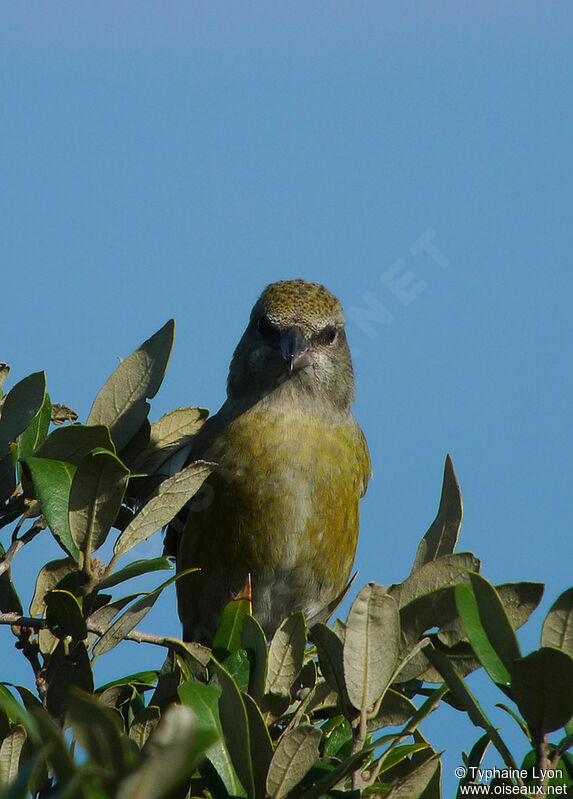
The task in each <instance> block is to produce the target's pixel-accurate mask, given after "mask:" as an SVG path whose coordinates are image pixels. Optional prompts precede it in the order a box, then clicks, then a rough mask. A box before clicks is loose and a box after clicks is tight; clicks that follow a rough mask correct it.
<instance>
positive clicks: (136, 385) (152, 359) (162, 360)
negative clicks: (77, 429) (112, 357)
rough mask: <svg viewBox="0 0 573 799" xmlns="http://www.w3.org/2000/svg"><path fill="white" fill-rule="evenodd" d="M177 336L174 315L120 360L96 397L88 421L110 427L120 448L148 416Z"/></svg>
mask: <svg viewBox="0 0 573 799" xmlns="http://www.w3.org/2000/svg"><path fill="white" fill-rule="evenodd" d="M174 336H175V321H174V320H173V319H170V320H169V321H168V322H167V323H166V324H165V325H164V326H163V327H162V328H161V329H160V330H158V331H157V333H155V334H154V335H153V336H151V338H149V339H147V341H144V343H143V344H142V345H141V346H140V347H139V348H138V349H137V350H135V352H133V353H132V354H131V355H130V356H129V357H128V358H126V359H125V360H123V361H122V362H121V363H120V365H119V366H118V367H117V369H116V370H115V372H114V373H113V374H112V375H111V377H110V378H109V380H108V381H107V382H106V383H105V385H104V386H103V387H102V388H101V390H100V392H99V394H98V395H97V397H96V399H95V401H94V404H93V406H92V409H91V411H90V413H89V416H88V424H103V425H106V426H107V427H109V428H110V429H111V434H112V437H113V440H114V441H115V443H116V447H117V449H118V450H119V449H122V448H123V447H125V446H126V445H127V443H128V442H129V440H130V439H131V438H132V437H133V436H134V435H135V433H137V431H138V430H139V428H140V427H141V425H142V424H143V422H144V421H145V419H146V418H147V414H148V413H149V403H148V402H147V401H146V400H147V399H152V398H153V397H154V396H155V395H156V393H157V391H158V390H159V386H160V385H161V382H162V380H163V376H164V374H165V370H166V369H167V364H168V363H169V358H170V356H171V350H172V348H173V340H174Z"/></svg>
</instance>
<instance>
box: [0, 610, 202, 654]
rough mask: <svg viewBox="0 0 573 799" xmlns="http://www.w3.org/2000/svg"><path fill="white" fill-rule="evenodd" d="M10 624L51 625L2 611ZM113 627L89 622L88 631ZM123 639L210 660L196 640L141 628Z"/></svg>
mask: <svg viewBox="0 0 573 799" xmlns="http://www.w3.org/2000/svg"><path fill="white" fill-rule="evenodd" d="M2 624H9V625H10V626H11V627H28V628H31V629H33V630H47V629H49V625H48V623H47V621H46V619H37V618H34V617H33V616H21V615H20V614H19V613H0V625H2ZM109 627H111V625H100V624H93V623H89V622H88V624H87V629H88V632H90V633H94V634H95V635H99V636H100V637H101V636H102V635H103V634H104V633H105V632H106V631H107V630H108V629H109ZM122 640H126V641H135V642H136V643H137V644H154V645H155V646H164V647H166V648H168V649H174V650H176V651H177V652H180V653H181V654H187V655H189V654H191V655H193V656H194V657H195V658H197V659H198V660H201V659H202V658H205V659H206V660H208V658H209V657H210V654H211V653H210V651H209V650H208V649H207V648H206V647H204V646H202V645H201V644H197V643H194V642H188V643H184V642H183V641H180V640H179V639H178V638H169V637H167V636H164V635H154V634H153V633H143V632H140V631H139V630H131V632H129V633H127V634H126V635H124V636H123V639H122Z"/></svg>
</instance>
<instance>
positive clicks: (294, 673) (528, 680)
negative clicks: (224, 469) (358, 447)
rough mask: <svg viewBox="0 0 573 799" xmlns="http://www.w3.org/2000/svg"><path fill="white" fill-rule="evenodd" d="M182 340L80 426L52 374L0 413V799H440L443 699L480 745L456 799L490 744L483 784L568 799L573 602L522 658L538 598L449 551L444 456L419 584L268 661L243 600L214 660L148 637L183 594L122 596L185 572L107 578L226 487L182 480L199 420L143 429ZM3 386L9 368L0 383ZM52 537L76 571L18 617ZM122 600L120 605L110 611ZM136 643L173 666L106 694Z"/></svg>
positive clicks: (456, 512) (161, 344)
mask: <svg viewBox="0 0 573 799" xmlns="http://www.w3.org/2000/svg"><path fill="white" fill-rule="evenodd" d="M173 340H174V323H173V321H170V322H168V323H167V324H166V325H165V326H164V327H163V328H162V329H161V330H159V331H158V332H157V333H156V334H155V335H154V336H152V337H151V338H150V339H149V340H148V341H146V342H144V344H142V345H141V347H140V348H139V349H138V350H136V351H135V352H134V353H133V354H132V355H131V356H129V358H127V359H126V360H124V361H122V362H121V363H120V365H119V367H118V368H117V369H116V371H115V372H114V373H113V375H112V376H111V377H110V379H109V380H108V381H107V382H106V384H105V385H104V386H103V388H102V389H101V391H100V392H99V394H98V396H97V397H96V399H95V401H94V404H93V407H92V409H91V411H90V414H89V416H88V419H87V421H86V424H77V423H76V422H77V417H76V415H75V414H74V412H73V411H71V410H70V409H69V408H67V407H66V406H62V405H55V404H54V405H52V404H51V401H50V397H49V395H48V394H47V393H46V380H45V376H44V374H43V373H35V374H32V375H30V376H29V377H26V378H24V379H23V380H21V381H20V382H19V383H17V384H16V385H14V386H13V388H12V389H11V390H10V392H9V393H8V394H6V396H4V397H3V400H2V415H1V417H0V502H1V503H2V504H1V506H0V524H1V526H2V527H6V528H8V525H11V529H12V530H13V532H12V537H11V541H10V544H9V546H7V547H6V548H3V547H2V548H0V611H1V613H0V622H1V623H2V624H9V625H10V626H11V629H12V632H13V634H14V636H15V637H16V646H17V648H18V649H20V650H21V652H22V655H23V656H24V657H25V658H26V659H27V661H28V663H29V664H30V666H31V668H32V671H33V674H34V677H35V681H36V686H37V692H38V697H36V696H35V695H34V694H33V693H32V692H31V691H29V690H28V689H27V688H25V687H23V686H14V685H8V684H7V683H3V684H0V741H1V744H0V790H2V791H3V795H4V796H5V797H9V798H10V799H16V797H25V796H28V795H30V794H31V795H33V796H38V797H84V798H85V799H101V797H108V796H117V797H119V798H120V799H128V798H130V797H138V799H155V798H156V797H174V798H175V797H182V798H183V797H187V796H189V797H191V796H210V797H214V799H226V798H227V797H230V796H238V797H249V799H250V797H254V799H262V798H263V797H265V796H271V797H273V798H274V799H282V797H286V796H287V795H288V796H293V797H299V798H300V799H318V797H322V796H332V797H340V796H343V795H348V796H352V797H355V796H359V795H364V796H380V797H394V799H398V797H409V799H416V797H425V799H431V797H438V796H440V795H441V788H440V772H441V763H440V753H438V752H435V751H434V749H433V748H432V746H431V745H430V743H429V742H428V741H427V740H426V738H425V737H424V735H423V733H422V732H421V730H420V725H421V723H422V722H423V721H424V719H425V718H426V717H427V716H428V714H429V713H430V712H431V711H432V710H434V709H435V708H437V707H439V706H440V704H441V703H444V702H446V703H449V704H450V705H452V706H453V707H455V708H456V709H458V710H459V711H460V712H463V713H466V714H467V715H468V716H469V718H470V719H471V721H472V722H473V723H474V724H475V725H476V726H477V727H479V728H481V729H482V730H483V733H482V734H481V735H480V737H479V739H478V740H477V742H476V744H475V746H474V747H473V749H472V750H471V752H470V753H469V754H465V753H464V755H463V757H464V762H465V765H466V767H467V775H466V777H464V778H463V779H462V780H461V782H460V789H459V792H460V795H461V793H462V792H463V788H464V787H465V786H467V785H468V784H469V783H470V782H471V781H472V778H473V780H474V781H475V780H478V779H479V776H476V770H477V769H478V768H479V765H480V763H481V762H482V758H483V756H484V753H485V751H486V749H487V747H488V746H489V745H492V746H493V747H494V748H495V749H496V750H497V752H498V755H499V757H500V759H501V760H500V763H501V765H500V770H499V771H498V773H497V774H496V775H495V778H494V781H493V782H492V785H493V784H494V783H495V784H497V785H503V786H505V787H506V788H507V789H508V790H510V789H511V787H516V788H520V787H522V788H523V786H533V785H536V786H539V787H540V788H542V789H543V788H544V787H545V786H547V785H549V784H553V785H555V786H557V785H561V786H570V785H571V784H572V783H573V759H572V757H571V754H570V752H569V749H570V748H571V745H572V743H573V722H572V716H573V588H572V589H569V590H568V591H566V592H565V593H564V594H562V595H561V596H560V597H559V598H558V599H557V601H556V602H555V604H554V605H553V607H552V608H551V610H550V611H549V613H548V615H547V618H546V619H545V621H544V623H543V628H542V633H541V648H540V649H538V650H536V651H535V652H532V653H530V654H528V655H526V656H522V653H521V650H520V647H519V643H518V640H517V638H516V635H515V630H516V629H517V628H518V627H520V626H521V625H522V624H523V623H525V621H527V619H528V618H529V616H530V614H531V613H532V611H533V610H534V609H535V608H536V607H537V605H538V604H539V602H540V600H541V596H542V593H543V586H542V585H541V584H539V583H530V582H522V583H509V584H504V585H499V586H496V587H494V586H492V585H491V584H490V583H489V582H488V581H487V580H486V579H485V578H484V577H482V576H481V575H480V574H479V570H480V563H479V560H478V559H477V558H476V557H475V555H473V554H472V553H469V552H461V553H456V552H455V548H456V545H457V542H458V536H459V531H460V526H461V521H462V501H461V495H460V491H459V486H458V483H457V480H456V477H455V473H454V469H453V465H452V462H451V459H450V458H449V456H448V458H447V459H446V464H445V470H444V481H443V488H442V496H441V500H440V505H439V509H438V513H437V516H436V519H435V520H434V522H433V523H432V525H431V526H430V528H429V529H428V531H427V533H426V534H425V536H424V537H423V539H422V541H421V543H420V546H419V548H418V552H417V555H416V558H415V561H414V564H413V568H412V571H411V574H410V575H409V576H408V577H407V578H406V579H405V580H403V582H401V583H398V584H396V585H392V586H390V587H389V588H388V589H385V588H383V587H382V586H380V585H376V584H374V583H369V584H367V585H365V586H364V587H363V588H362V589H361V590H360V591H359V592H358V595H357V597H356V599H355V600H354V602H353V604H352V606H351V608H350V611H349V613H348V616H347V618H346V620H345V621H341V620H339V619H337V620H336V621H335V622H334V623H333V625H332V626H331V627H328V626H326V625H324V624H317V625H315V626H313V627H312V628H311V629H310V630H307V629H306V624H305V620H304V618H303V615H302V614H301V613H298V612H296V613H292V614H291V615H290V616H289V617H288V618H286V619H285V620H284V622H283V623H282V625H281V626H280V628H279V629H278V630H277V632H276V634H275V635H274V637H273V639H272V641H271V642H270V644H269V643H267V641H266V640H265V636H264V634H263V632H262V630H261V628H260V626H259V624H258V623H257V621H256V619H255V618H254V617H253V616H252V615H251V614H250V610H251V604H250V598H249V596H248V592H247V594H246V595H245V596H244V597H241V598H238V599H237V600H235V601H234V602H231V603H230V604H229V605H228V606H227V608H226V610H225V613H224V615H223V617H222V620H221V624H220V627H219V630H218V632H217V635H216V638H215V641H214V646H213V650H212V651H210V650H209V649H206V648H205V647H202V646H200V645H198V644H193V643H184V642H182V641H179V640H176V639H173V638H167V637H163V636H161V635H151V634H146V633H142V632H139V631H138V630H137V629H136V628H137V625H138V624H139V622H140V621H141V619H142V618H143V617H144V616H145V614H146V613H147V612H148V611H149V610H150V608H151V607H152V606H153V604H154V603H155V601H156V600H157V597H158V596H159V595H160V593H161V591H162V590H163V588H165V586H166V585H168V584H169V583H171V582H172V581H173V580H175V579H177V575H175V576H171V577H170V578H169V579H168V580H166V581H164V582H163V583H161V584H160V585H159V586H158V587H157V588H156V589H155V590H153V591H151V592H148V593H144V594H141V593H134V592H133V591H132V592H131V593H130V590H129V586H130V582H131V581H132V580H133V579H134V578H135V577H137V576H139V575H141V574H146V573H154V572H160V571H161V570H164V569H172V568H173V567H172V564H171V563H170V561H169V560H168V559H167V558H164V557H162V558H150V559H139V560H133V561H132V562H131V563H129V564H128V565H127V566H125V567H124V568H121V569H119V570H116V565H117V560H118V558H119V557H120V556H121V555H124V554H126V553H128V552H130V551H131V550H132V549H133V548H135V547H136V546H137V545H138V544H139V543H141V542H142V541H144V540H145V539H147V538H148V537H149V536H150V535H152V534H154V533H156V532H157V531H159V530H160V529H161V528H162V527H164V525H166V524H167V523H168V522H169V521H170V520H171V519H172V518H173V517H174V516H175V515H176V514H177V513H178V511H179V510H181V508H183V507H184V505H185V504H186V502H187V501H188V500H189V499H190V498H191V497H192V496H193V495H194V494H195V493H196V492H197V490H198V489H199V488H200V487H201V484H202V483H203V481H204V479H205V478H206V477H207V476H208V474H209V473H210V472H211V470H212V469H213V468H214V465H213V464H210V463H207V462H204V461H199V462H195V463H192V464H190V465H189V466H187V467H186V468H184V469H183V470H181V471H175V474H172V472H173V471H174V469H175V466H176V465H177V464H180V463H183V462H184V460H185V453H186V449H187V448H188V446H189V442H190V440H191V438H192V436H193V435H194V433H195V432H196V431H197V430H198V428H199V427H200V425H201V424H202V423H203V422H204V420H205V418H206V417H207V411H205V410H204V409H201V408H179V409H176V410H174V411H172V412H171V413H168V414H166V415H165V416H163V417H162V418H161V419H159V420H158V421H155V422H154V423H153V424H150V423H149V421H148V418H147V417H148V413H149V409H150V406H149V403H148V399H151V398H153V397H154V396H155V394H156V393H157V391H158V389H159V387H160V384H161V381H162V379H163V376H164V373H165V370H166V368H167V364H168V361H169V357H170V353H171V349H172V346H173ZM8 372H9V369H8V367H7V366H6V365H2V366H0V379H1V381H2V383H3V382H4V380H5V378H6V377H7V375H8ZM0 385H1V383H0ZM51 423H52V424H53V425H54V427H53V429H52V430H51V432H49V431H50V424H51ZM26 524H29V525H30V526H29V527H28V529H27V530H26V531H25V532H22V529H23V527H24V526H25V525H26ZM8 529H9V528H8ZM112 530H116V531H118V532H117V535H116V540H115V544H114V548H113V556H112V557H111V559H110V561H109V562H108V563H101V562H100V561H99V559H98V558H96V557H94V553H95V552H97V551H98V550H99V549H100V547H102V545H103V543H104V542H105V541H106V540H107V539H108V537H109V536H110V535H111V533H112ZM49 534H51V535H52V536H53V537H54V538H55V540H56V541H57V543H58V544H59V546H60V547H61V548H62V550H63V557H62V558H59V559H57V560H52V561H50V562H48V563H46V564H45V565H44V566H43V567H42V568H41V570H40V572H39V574H38V576H37V580H36V588H35V592H34V596H33V598H32V601H31V604H30V615H29V616H25V615H24V612H23V608H22V604H21V601H20V598H19V596H18V593H17V591H16V588H15V586H14V584H13V582H12V578H11V568H10V567H11V562H12V560H13V558H14V557H15V556H16V555H17V554H19V553H20V551H21V550H22V549H23V547H25V545H26V544H27V543H28V542H30V541H31V540H32V539H33V538H35V537H36V536H37V535H49ZM114 535H115V533H114ZM0 546H1V545H0ZM21 557H23V555H21ZM119 587H121V588H122V589H126V587H127V593H125V594H124V595H120V596H114V595H113V594H112V593H109V591H110V589H115V590H117V589H118V588H119ZM126 639H131V640H136V641H140V642H145V643H148V644H149V645H153V646H161V647H163V648H165V650H166V658H165V662H164V665H163V667H162V669H161V670H160V671H146V672H140V673H137V674H129V675H124V676H121V677H118V678H117V679H115V680H114V681H113V682H110V683H108V684H107V685H103V686H100V687H98V688H96V687H95V685H94V677H93V663H94V661H95V660H96V658H99V657H101V656H102V655H104V654H106V653H107V652H109V651H110V650H111V649H112V648H114V647H115V646H117V645H119V644H120V643H122V641H124V640H126ZM479 667H483V668H484V669H485V670H486V672H487V674H488V675H489V676H490V678H491V679H492V681H493V682H494V683H495V684H496V685H497V686H498V688H499V689H500V691H501V693H502V695H503V699H504V703H502V704H500V707H503V708H504V709H505V710H506V711H507V712H508V713H509V714H510V716H511V717H513V718H514V719H515V720H516V721H517V723H518V724H519V725H520V727H521V729H522V730H523V733H524V735H525V736H526V738H527V741H528V748H530V751H528V753H527V755H526V756H525V759H524V760H523V763H522V764H521V765H520V766H519V767H518V765H517V761H516V759H515V758H514V756H513V755H512V753H511V752H510V751H509V749H508V748H507V746H506V744H505V743H504V741H503V739H502V737H501V735H500V733H499V732H498V731H497V730H496V729H495V728H494V726H493V725H492V723H491V722H490V721H489V719H488V718H487V716H486V715H485V713H484V712H483V710H482V708H481V707H480V705H479V703H478V702H477V701H476V699H475V698H474V697H473V696H472V694H471V693H470V691H469V689H468V687H467V685H466V683H465V681H464V677H465V676H466V675H467V674H469V673H470V672H471V671H473V670H475V669H477V668H479ZM506 702H510V703H511V705H507V704H505V703H506ZM562 728H564V731H565V735H564V737H562V738H561V740H560V741H558V742H557V743H552V742H549V740H548V734H549V733H551V732H554V731H556V730H560V729H562ZM522 769H523V771H522ZM551 770H553V771H554V772H555V774H553V775H552V772H551Z"/></svg>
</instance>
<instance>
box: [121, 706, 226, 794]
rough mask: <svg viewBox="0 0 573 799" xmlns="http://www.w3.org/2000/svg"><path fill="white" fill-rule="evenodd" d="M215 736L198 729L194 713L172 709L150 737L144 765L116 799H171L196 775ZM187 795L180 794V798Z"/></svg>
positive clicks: (183, 708)
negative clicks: (163, 798)
mask: <svg viewBox="0 0 573 799" xmlns="http://www.w3.org/2000/svg"><path fill="white" fill-rule="evenodd" d="M214 740H215V734H213V733H212V732H210V731H208V730H204V729H201V728H199V727H198V726H197V719H196V717H195V715H194V713H193V711H192V710H191V709H190V708H189V707H187V706H185V705H171V706H170V707H169V708H168V709H167V711H166V712H165V713H164V714H163V715H162V717H161V720H160V721H159V724H158V725H157V727H156V728H155V730H154V731H153V732H152V733H151V735H150V736H149V740H148V741H147V744H146V746H145V749H144V751H143V761H142V762H141V765H139V766H138V768H136V769H135V770H134V771H133V772H132V773H131V774H129V775H128V776H127V777H126V778H125V779H124V780H123V782H122V783H121V786H120V788H119V791H118V792H117V795H116V799H161V797H168V796H169V797H172V796H173V795H174V793H173V792H174V789H176V788H177V787H178V786H182V785H183V783H185V782H186V781H187V780H188V778H189V777H190V776H191V774H192V773H193V772H194V771H195V768H196V766H197V764H198V761H199V759H200V758H201V756H202V755H203V754H204V753H205V752H206V751H207V750H208V749H209V747H210V746H211V745H212V744H213V742H214ZM186 794H187V790H186V788H185V790H184V793H180V792H178V793H177V794H175V795H177V796H183V795H186Z"/></svg>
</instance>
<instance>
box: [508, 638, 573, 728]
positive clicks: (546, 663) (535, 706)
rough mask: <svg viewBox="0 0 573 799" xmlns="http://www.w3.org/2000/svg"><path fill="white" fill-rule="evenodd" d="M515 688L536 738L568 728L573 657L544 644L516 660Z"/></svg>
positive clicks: (571, 711)
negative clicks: (566, 726)
mask: <svg viewBox="0 0 573 799" xmlns="http://www.w3.org/2000/svg"><path fill="white" fill-rule="evenodd" d="M511 690H512V693H513V698H514V701H515V702H516V704H517V706H518V708H519V711H520V713H521V715H522V716H523V718H524V719H525V721H526V722H527V724H528V726H529V728H530V730H531V731H532V733H534V735H535V736H536V737H539V738H540V737H542V736H543V735H545V733H548V732H552V731H553V730H558V729H559V728H560V727H564V726H565V725H566V724H567V723H568V722H569V721H570V720H571V718H572V717H573V658H572V657H571V656H570V655H568V654H566V653H565V652H563V651H562V650H560V649H552V648H551V647H542V648H541V649H538V650H536V651H535V652H532V653H531V654H530V655H527V656H526V657H524V658H521V660H516V662H515V663H514V664H513V678H512V681H511Z"/></svg>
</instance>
